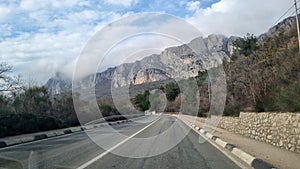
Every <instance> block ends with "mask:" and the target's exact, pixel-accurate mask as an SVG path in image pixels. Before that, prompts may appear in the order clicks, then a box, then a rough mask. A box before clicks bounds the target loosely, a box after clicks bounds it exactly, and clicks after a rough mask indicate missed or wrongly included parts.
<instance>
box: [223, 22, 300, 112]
mask: <svg viewBox="0 0 300 169" xmlns="http://www.w3.org/2000/svg"><path fill="white" fill-rule="evenodd" d="M251 38H253V37H251V36H248V37H244V38H243V40H244V43H247V42H250V41H251ZM255 44H256V47H253V48H252V49H251V51H250V53H249V52H248V53H249V54H248V55H245V50H249V48H248V49H246V48H244V49H241V50H236V51H235V52H234V54H233V56H232V58H236V59H232V61H231V63H226V64H225V65H226V66H225V67H226V74H227V85H228V94H227V96H228V97H227V111H226V113H228V114H232V111H233V112H235V113H238V112H239V111H292V112H295V111H300V99H299V98H300V93H299V91H300V56H299V52H298V42H297V30H296V23H295V18H293V17H290V18H287V19H285V20H284V21H282V22H281V23H279V24H278V25H276V26H274V27H272V28H271V29H270V30H269V31H268V32H267V33H265V34H263V35H261V36H260V37H259V38H258V41H257V42H256V43H255ZM246 53H247V52H246Z"/></svg>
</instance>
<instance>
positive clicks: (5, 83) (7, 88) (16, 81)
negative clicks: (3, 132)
mask: <svg viewBox="0 0 300 169" xmlns="http://www.w3.org/2000/svg"><path fill="white" fill-rule="evenodd" d="M12 68H13V67H12V66H11V65H9V64H7V63H5V62H2V63H0V92H14V91H17V90H20V89H21V88H22V82H21V77H20V76H16V77H13V76H10V75H8V73H10V72H12Z"/></svg>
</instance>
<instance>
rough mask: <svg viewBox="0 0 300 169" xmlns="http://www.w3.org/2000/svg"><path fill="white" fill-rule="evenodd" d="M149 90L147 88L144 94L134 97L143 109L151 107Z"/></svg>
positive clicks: (138, 105)
mask: <svg viewBox="0 0 300 169" xmlns="http://www.w3.org/2000/svg"><path fill="white" fill-rule="evenodd" d="M149 95H150V92H149V90H146V91H145V92H144V93H143V94H138V95H137V96H136V97H135V98H134V104H135V105H136V106H137V107H138V108H139V110H141V111H145V110H149V108H150V101H149Z"/></svg>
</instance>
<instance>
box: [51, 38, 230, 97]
mask: <svg viewBox="0 0 300 169" xmlns="http://www.w3.org/2000/svg"><path fill="white" fill-rule="evenodd" d="M233 40H234V38H227V37H225V36H223V35H210V36H208V37H207V38H202V37H199V38H196V39H194V40H192V41H191V42H190V43H188V44H184V45H181V46H177V47H171V48H167V49H165V50H164V51H163V52H162V53H161V54H159V55H150V56H147V57H144V58H143V59H142V60H139V61H136V62H134V63H125V64H122V65H119V66H117V67H115V68H110V69H107V70H106V71H104V72H101V73H97V74H96V77H94V76H88V77H86V78H84V79H82V80H81V82H80V83H81V85H80V86H82V87H91V86H94V85H98V86H101V84H102V83H105V84H107V82H108V81H109V82H111V84H112V85H113V86H114V87H116V88H118V87H124V86H128V85H138V84H143V83H149V82H157V81H163V80H168V79H182V78H189V77H195V76H197V75H198V72H199V71H204V70H207V69H210V68H212V67H216V66H218V65H219V64H221V63H222V61H223V59H229V57H230V54H231V53H232V51H233V47H232V42H233ZM94 79H95V81H94ZM94 82H95V83H94ZM70 84H71V83H70V81H66V80H63V79H61V82H60V81H59V77H55V78H51V79H50V80H49V81H48V82H47V87H48V88H49V91H50V93H51V94H59V93H60V92H61V91H62V90H65V89H71V87H70Z"/></svg>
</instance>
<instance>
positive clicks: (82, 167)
mask: <svg viewBox="0 0 300 169" xmlns="http://www.w3.org/2000/svg"><path fill="white" fill-rule="evenodd" d="M159 119H160V117H159V118H158V119H156V120H155V121H153V122H152V123H150V124H149V125H147V126H146V127H144V128H142V129H141V130H139V131H138V132H136V133H134V134H133V135H131V136H129V137H127V138H126V139H124V140H123V141H121V142H119V143H118V144H116V145H115V146H113V147H111V148H110V149H108V150H106V151H105V152H103V153H101V154H99V155H98V156H97V157H95V158H93V159H91V160H90V161H88V162H86V163H84V164H82V165H81V166H79V167H78V168H77V169H84V168H86V167H88V166H89V165H91V164H93V163H94V162H96V161H97V160H99V159H101V158H102V157H104V156H105V155H107V154H108V153H109V152H111V151H113V150H114V149H116V148H118V147H119V146H121V145H122V144H124V143H125V142H126V141H128V140H129V139H131V138H133V137H134V136H136V135H138V134H139V133H141V132H142V131H144V130H146V129H147V128H148V127H150V126H151V125H152V124H154V123H155V122H157V121H158V120H159Z"/></svg>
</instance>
